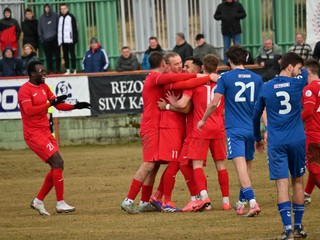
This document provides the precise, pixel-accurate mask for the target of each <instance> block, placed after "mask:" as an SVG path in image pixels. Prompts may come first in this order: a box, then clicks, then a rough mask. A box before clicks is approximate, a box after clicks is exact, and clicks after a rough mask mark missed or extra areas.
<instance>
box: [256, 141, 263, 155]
mask: <svg viewBox="0 0 320 240" xmlns="http://www.w3.org/2000/svg"><path fill="white" fill-rule="evenodd" d="M255 148H256V150H257V151H258V152H259V153H263V151H264V141H263V140H261V141H260V142H256V144H255Z"/></svg>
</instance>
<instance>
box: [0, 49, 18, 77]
mask: <svg viewBox="0 0 320 240" xmlns="http://www.w3.org/2000/svg"><path fill="white" fill-rule="evenodd" d="M2 56H3V57H2V59H1V60H0V72H1V76H2V77H9V76H21V75H22V73H21V70H22V63H21V61H20V59H18V58H15V57H14V56H13V49H12V48H11V47H10V46H7V47H5V49H4V50H3V52H2Z"/></svg>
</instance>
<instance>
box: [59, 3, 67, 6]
mask: <svg viewBox="0 0 320 240" xmlns="http://www.w3.org/2000/svg"><path fill="white" fill-rule="evenodd" d="M62 6H66V7H68V5H67V4H66V3H61V4H60V7H62Z"/></svg>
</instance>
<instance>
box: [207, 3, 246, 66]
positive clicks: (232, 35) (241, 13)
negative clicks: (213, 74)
mask: <svg viewBox="0 0 320 240" xmlns="http://www.w3.org/2000/svg"><path fill="white" fill-rule="evenodd" d="M246 16H247V14H246V12H245V10H244V8H243V6H242V5H241V3H239V2H238V1H234V0H225V1H223V2H222V3H220V4H219V5H218V7H217V9H216V12H215V13H214V16H213V17H214V19H215V20H217V21H220V20H221V32H222V35H223V48H224V53H226V52H227V51H228V49H229V48H230V46H231V39H232V41H233V45H241V32H242V31H241V25H240V20H241V19H244V18H245V17H246ZM224 64H225V65H227V64H228V60H227V58H226V55H224Z"/></svg>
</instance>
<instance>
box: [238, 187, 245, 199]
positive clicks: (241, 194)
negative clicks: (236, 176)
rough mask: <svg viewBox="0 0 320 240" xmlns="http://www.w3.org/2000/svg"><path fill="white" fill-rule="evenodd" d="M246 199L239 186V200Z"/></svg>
mask: <svg viewBox="0 0 320 240" xmlns="http://www.w3.org/2000/svg"><path fill="white" fill-rule="evenodd" d="M245 201H246V197H245V196H244V194H243V191H242V189H241V188H240V192H239V202H245Z"/></svg>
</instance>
